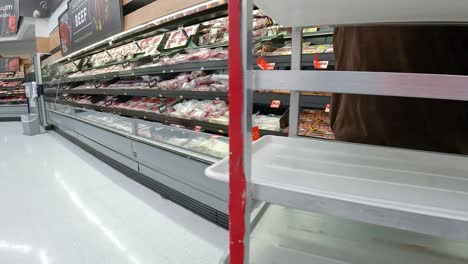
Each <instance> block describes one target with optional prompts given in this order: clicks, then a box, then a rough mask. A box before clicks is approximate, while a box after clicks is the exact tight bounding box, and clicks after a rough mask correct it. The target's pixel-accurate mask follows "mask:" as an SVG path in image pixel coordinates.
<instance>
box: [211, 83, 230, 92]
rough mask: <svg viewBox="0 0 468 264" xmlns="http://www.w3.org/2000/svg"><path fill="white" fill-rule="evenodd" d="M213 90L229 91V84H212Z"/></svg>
mask: <svg viewBox="0 0 468 264" xmlns="http://www.w3.org/2000/svg"><path fill="white" fill-rule="evenodd" d="M210 87H211V90H212V91H217V92H227V91H228V86H226V85H224V84H218V83H213V84H211V85H210Z"/></svg>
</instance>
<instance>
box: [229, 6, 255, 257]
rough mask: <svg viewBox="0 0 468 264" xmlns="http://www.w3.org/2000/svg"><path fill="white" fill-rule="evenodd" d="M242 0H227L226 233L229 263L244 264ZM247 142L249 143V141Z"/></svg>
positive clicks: (244, 189) (244, 177)
mask: <svg viewBox="0 0 468 264" xmlns="http://www.w3.org/2000/svg"><path fill="white" fill-rule="evenodd" d="M241 8H242V5H241V0H229V5H228V11H229V147H230V157H229V158H230V162H229V228H230V229H229V232H230V264H244V257H245V254H246V253H245V247H244V245H245V241H244V237H245V232H246V228H245V226H246V225H245V222H244V221H245V217H244V216H245V210H246V185H247V181H246V176H245V171H244V160H243V152H244V143H246V142H244V137H243V126H242V123H243V109H244V87H243V79H244V78H243V77H244V76H243V67H242V66H243V65H242V37H241V25H242V23H241V20H242V19H241V14H242V12H241V11H242V9H241ZM249 143H250V142H249Z"/></svg>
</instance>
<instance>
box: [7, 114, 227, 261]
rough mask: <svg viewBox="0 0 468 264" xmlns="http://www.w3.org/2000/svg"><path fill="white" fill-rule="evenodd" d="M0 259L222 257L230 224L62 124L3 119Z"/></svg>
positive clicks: (205, 258) (212, 258)
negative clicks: (145, 178)
mask: <svg viewBox="0 0 468 264" xmlns="http://www.w3.org/2000/svg"><path fill="white" fill-rule="evenodd" d="M0 214H1V215H0V263H15V264H29V263H34V264H35V263H38V264H52V263H59V264H61V263H67V264H75V263H77V264H78V263H79V264H87V263H90V264H97V263H99V264H105V263H112V264H121V263H122V264H123V263H125V264H126V263H131V264H145V263H148V264H156V263H157V264H165V263H171V264H172V263H174V264H181V263H191V264H194V263H200V264H208V263H218V261H219V259H220V258H221V255H222V254H223V251H224V249H225V248H226V247H227V245H228V232H227V231H225V230H223V229H221V228H219V227H217V226H215V225H213V224H211V223H209V222H207V221H206V220H204V219H202V218H200V217H198V216H196V215H194V214H193V213H191V212H189V211H187V210H185V209H183V208H181V207H179V206H177V205H175V204H173V203H171V202H169V201H167V200H164V199H161V198H160V196H159V195H158V194H156V193H154V192H152V191H150V190H148V189H146V188H145V187H143V186H141V185H139V184H138V183H136V182H134V181H132V180H130V179H128V178H127V177H125V176H124V175H122V174H120V173H119V172H118V171H116V170H114V169H113V168H111V167H109V166H107V165H106V164H105V163H102V162H101V161H99V160H97V159H95V158H94V157H93V156H91V155H90V154H88V153H86V152H85V151H83V150H81V149H80V148H78V147H77V146H75V145H73V144H72V143H70V142H68V141H67V140H66V139H64V138H62V137H61V136H59V135H58V134H56V133H55V132H49V133H48V134H43V135H39V136H35V137H26V136H23V135H22V134H21V123H1V122H0Z"/></svg>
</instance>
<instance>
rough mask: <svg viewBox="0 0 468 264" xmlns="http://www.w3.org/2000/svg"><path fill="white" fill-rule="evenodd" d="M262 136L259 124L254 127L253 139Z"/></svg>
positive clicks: (255, 139)
mask: <svg viewBox="0 0 468 264" xmlns="http://www.w3.org/2000/svg"><path fill="white" fill-rule="evenodd" d="M260 137H261V135H260V128H258V126H256V127H253V128H252V140H253V141H257V140H259V139H260Z"/></svg>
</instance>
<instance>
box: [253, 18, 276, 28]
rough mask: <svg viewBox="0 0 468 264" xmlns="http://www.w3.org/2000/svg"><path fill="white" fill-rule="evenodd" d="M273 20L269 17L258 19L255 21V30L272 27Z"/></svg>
mask: <svg viewBox="0 0 468 264" xmlns="http://www.w3.org/2000/svg"><path fill="white" fill-rule="evenodd" d="M271 24H272V23H271V19H270V18H268V17H258V18H254V20H253V30H257V29H259V28H264V27H268V26H270V25H271Z"/></svg>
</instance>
